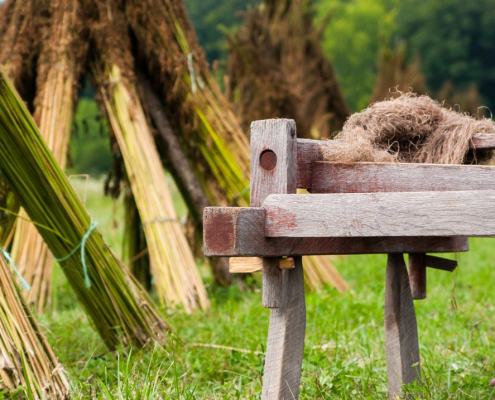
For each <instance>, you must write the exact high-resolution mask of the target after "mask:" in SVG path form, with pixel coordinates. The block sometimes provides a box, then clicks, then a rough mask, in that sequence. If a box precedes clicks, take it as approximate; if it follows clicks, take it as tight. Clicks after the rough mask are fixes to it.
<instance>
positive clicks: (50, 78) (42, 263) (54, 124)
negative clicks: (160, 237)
mask: <svg viewBox="0 0 495 400" xmlns="http://www.w3.org/2000/svg"><path fill="white" fill-rule="evenodd" d="M77 7H78V3H77V2H76V1H74V0H56V1H54V2H53V3H52V13H53V15H52V20H51V26H50V30H49V36H50V38H51V40H49V41H48V40H47V41H44V43H43V47H42V49H41V53H40V60H39V69H38V70H39V71H38V74H39V76H38V90H37V97H36V99H35V115H34V118H35V120H36V121H37V123H38V127H39V129H40V133H41V135H42V136H43V139H44V140H45V142H46V143H47V145H48V147H49V149H50V150H51V151H52V153H53V155H54V157H55V159H56V160H57V162H58V163H59V165H60V167H61V168H62V169H64V168H65V164H66V160H67V150H68V144H69V139H70V133H71V123H72V111H73V108H74V103H73V100H74V97H75V96H74V94H75V93H74V92H75V89H76V83H77V79H78V67H77V65H76V62H77V61H78V60H77V57H76V54H75V53H74V48H81V47H84V46H83V45H82V44H81V43H80V41H79V40H78V37H77V33H76V29H75V26H76V20H77ZM21 215H22V216H24V217H26V213H25V212H24V211H22V212H21ZM12 258H13V259H14V261H15V263H16V265H18V267H19V269H20V271H21V274H23V276H24V279H26V281H27V282H28V283H29V284H30V285H31V291H30V292H28V293H25V296H26V299H27V302H28V304H34V305H36V309H37V311H38V312H40V311H41V310H42V309H43V307H44V306H45V304H46V303H48V304H50V302H51V275H52V265H53V257H52V255H51V253H50V252H49V250H48V249H47V247H46V245H45V244H44V242H43V238H42V237H41V236H40V235H39V233H38V231H37V230H36V227H35V226H34V225H33V224H30V223H29V222H27V221H26V220H22V219H21V220H19V221H18V222H17V226H16V234H15V236H14V241H13V245H12Z"/></svg>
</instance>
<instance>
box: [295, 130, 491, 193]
mask: <svg viewBox="0 0 495 400" xmlns="http://www.w3.org/2000/svg"><path fill="white" fill-rule="evenodd" d="M329 146H333V142H332V141H331V140H311V139H297V164H298V170H299V176H298V179H297V187H298V188H305V189H309V188H311V182H312V176H313V163H314V162H316V161H325V158H324V151H325V148H326V147H329ZM470 147H471V149H479V150H491V149H495V133H493V134H489V133H480V134H476V135H474V136H473V139H472V141H471V143H470ZM331 161H334V160H331Z"/></svg>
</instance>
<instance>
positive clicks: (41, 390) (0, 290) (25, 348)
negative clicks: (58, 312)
mask: <svg viewBox="0 0 495 400" xmlns="http://www.w3.org/2000/svg"><path fill="white" fill-rule="evenodd" d="M11 268H12V267H11V266H10V265H8V264H7V261H6V260H5V258H4V256H3V255H1V254H0V398H9V399H10V398H11V396H12V397H14V398H17V396H16V395H21V394H22V395H24V396H26V397H25V398H29V399H35V400H41V399H60V400H61V399H66V398H68V394H69V382H68V381H67V378H66V377H65V373H64V369H63V368H62V366H61V365H60V363H59V362H58V360H57V358H56V357H55V355H54V353H53V351H52V349H51V347H50V345H49V343H48V342H47V340H46V338H45V337H44V335H43V333H42V332H41V330H40V327H39V325H38V323H37V322H36V319H35V318H34V316H33V315H32V314H31V311H30V309H29V307H27V306H26V304H25V303H24V300H23V298H22V296H21V294H20V292H19V289H18V287H17V286H16V285H15V283H14V281H13V280H12V276H11V274H10V269H11ZM4 396H6V397H4ZM22 398H24V397H22Z"/></svg>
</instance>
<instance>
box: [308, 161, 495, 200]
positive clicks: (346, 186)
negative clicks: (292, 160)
mask: <svg viewBox="0 0 495 400" xmlns="http://www.w3.org/2000/svg"><path fill="white" fill-rule="evenodd" d="M312 176H313V178H312V179H313V180H312V184H311V193H377V192H423V191H438V192H440V191H460V190H491V189H493V188H495V167H490V166H482V165H438V164H391V163H346V164H343V163H330V162H317V163H315V165H314V168H313V175H312Z"/></svg>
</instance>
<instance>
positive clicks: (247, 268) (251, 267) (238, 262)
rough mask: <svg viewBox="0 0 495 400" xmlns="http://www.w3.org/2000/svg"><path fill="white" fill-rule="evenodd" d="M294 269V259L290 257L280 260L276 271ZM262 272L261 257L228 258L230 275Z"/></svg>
mask: <svg viewBox="0 0 495 400" xmlns="http://www.w3.org/2000/svg"><path fill="white" fill-rule="evenodd" d="M292 268H294V259H293V258H292V257H287V258H280V259H279V262H278V269H292ZM262 270H263V258H262V257H230V259H229V271H230V273H232V274H249V273H251V272H258V271H262Z"/></svg>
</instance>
